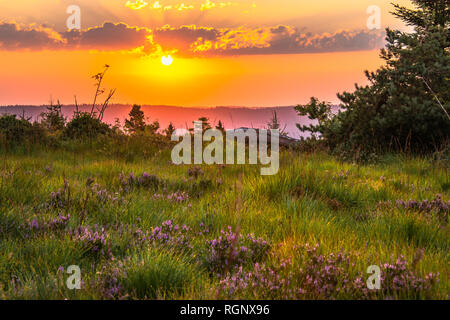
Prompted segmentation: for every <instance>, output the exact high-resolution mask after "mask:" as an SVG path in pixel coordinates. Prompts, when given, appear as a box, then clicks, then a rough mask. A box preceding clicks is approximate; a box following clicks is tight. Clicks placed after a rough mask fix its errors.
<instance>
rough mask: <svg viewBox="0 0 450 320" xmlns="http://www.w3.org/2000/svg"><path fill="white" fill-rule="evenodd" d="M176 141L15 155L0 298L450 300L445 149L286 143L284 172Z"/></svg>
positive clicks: (4, 159)
mask: <svg viewBox="0 0 450 320" xmlns="http://www.w3.org/2000/svg"><path fill="white" fill-rule="evenodd" d="M119 149H120V150H119ZM170 151H171V148H170V147H161V148H159V147H158V148H156V147H152V146H151V145H149V146H146V145H142V146H121V147H118V146H115V145H112V144H107V143H92V144H75V143H71V144H67V145H65V146H63V147H58V148H51V147H39V146H34V147H29V148H16V149H15V150H13V151H8V152H6V151H5V150H2V153H1V154H0V231H1V232H0V298H1V299H217V298H221V299H448V298H449V282H448V277H449V270H448V266H449V236H448V232H449V227H448V212H449V205H450V202H449V200H450V199H449V196H448V190H449V186H450V182H449V179H448V162H446V160H445V159H444V160H442V159H433V158H431V157H415V156H408V155H402V154H397V155H385V156H382V157H381V158H380V159H379V161H377V162H376V163H375V164H357V163H350V162H341V161H339V160H338V159H337V158H335V157H333V156H331V155H328V154H325V153H322V152H309V153H305V152H299V151H295V150H282V152H281V155H280V170H279V173H278V174H277V175H274V176H261V175H260V170H259V169H260V166H258V165H255V166H250V165H214V166H207V165H204V166H185V165H181V166H176V165H173V164H172V163H171V160H170ZM71 265H78V266H79V267H80V269H81V280H82V281H81V289H79V290H70V289H69V288H68V287H67V286H66V280H67V278H68V277H69V276H70V275H69V274H67V268H68V267H69V266H71ZM371 265H377V266H379V267H380V269H381V272H382V273H381V288H380V289H379V290H370V289H368V288H367V285H366V281H367V279H368V277H369V276H370V275H371V274H368V273H367V268H368V267H369V266H371Z"/></svg>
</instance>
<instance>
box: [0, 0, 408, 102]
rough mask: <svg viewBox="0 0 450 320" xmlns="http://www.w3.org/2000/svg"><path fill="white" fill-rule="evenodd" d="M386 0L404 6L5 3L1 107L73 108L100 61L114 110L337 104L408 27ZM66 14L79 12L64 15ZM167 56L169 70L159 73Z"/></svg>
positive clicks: (0, 18) (253, 1) (87, 94)
mask: <svg viewBox="0 0 450 320" xmlns="http://www.w3.org/2000/svg"><path fill="white" fill-rule="evenodd" d="M391 1H395V2H396V3H399V4H402V5H406V6H410V1H407V0H387V1H385V0H341V1H337V0H321V1H306V0H234V1H233V0H230V1H227V0H182V1H180V0H160V1H154V0H78V1H77V0H14V1H11V0H0V105H14V104H36V105H41V104H46V103H48V102H49V100H50V99H53V100H57V99H59V100H60V101H61V102H62V103H66V104H68V103H73V102H74V96H75V95H76V97H77V100H78V102H79V103H90V102H91V101H92V98H93V95H94V92H95V88H94V80H93V79H92V78H91V76H92V75H94V74H96V73H98V72H100V71H102V70H103V66H104V65H105V64H108V65H109V66H110V68H109V69H108V71H107V74H106V75H105V78H104V87H105V89H112V88H115V89H116V94H115V96H114V97H113V99H112V102H113V103H130V104H132V103H138V104H151V105H180V106H187V107H189V106H248V107H257V106H287V105H297V104H299V103H306V102H307V101H308V100H309V98H310V97H311V96H315V97H318V98H319V99H322V100H327V101H330V102H333V103H336V102H338V99H337V97H336V93H338V92H342V91H345V90H347V91H348V90H352V89H353V88H354V84H355V83H359V84H364V83H365V81H366V80H365V77H364V73H363V72H364V70H375V69H376V68H377V67H379V66H380V65H381V64H382V61H381V60H380V59H379V49H380V48H381V47H382V46H383V44H384V29H385V28H386V27H391V28H399V29H404V28H405V26H403V25H402V23H401V22H399V21H398V20H396V19H395V18H394V17H393V16H392V15H391V14H390V11H392V5H391V4H390V2H391ZM73 6H77V8H79V16H78V15H75V16H74V15H73V14H77V12H78V11H72V10H69V11H68V8H70V7H73ZM372 6H377V7H378V8H379V9H380V25H379V27H380V29H373V28H372V29H369V28H368V24H367V22H368V20H369V21H372V22H373V21H376V20H373V14H374V13H375V11H370V10H369V12H368V8H369V7H372ZM74 17H79V20H77V19H74ZM68 20H69V22H70V23H71V24H69V25H68V24H67V22H68ZM77 21H79V22H80V25H79V26H78V25H77V24H76V22H77ZM68 27H70V28H71V29H70V30H69V28H68ZM78 27H80V28H79V29H78ZM169 55H170V56H171V57H172V59H173V62H172V64H170V65H164V64H163V63H162V61H166V60H164V59H163V60H162V57H168V56H169ZM166 59H167V58H166Z"/></svg>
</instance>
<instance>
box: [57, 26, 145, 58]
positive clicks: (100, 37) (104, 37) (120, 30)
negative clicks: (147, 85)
mask: <svg viewBox="0 0 450 320" xmlns="http://www.w3.org/2000/svg"><path fill="white" fill-rule="evenodd" d="M151 34H152V32H151V30H150V29H147V28H139V27H129V26H128V25H126V24H125V23H117V24H114V23H111V22H105V23H104V24H103V26H100V27H94V28H89V29H87V30H71V31H67V32H65V33H63V34H62V36H63V38H64V39H66V40H67V43H66V47H69V48H74V49H96V50H110V51H113V50H129V49H134V48H137V47H140V46H142V45H144V44H145V43H146V42H148V41H150V40H151Z"/></svg>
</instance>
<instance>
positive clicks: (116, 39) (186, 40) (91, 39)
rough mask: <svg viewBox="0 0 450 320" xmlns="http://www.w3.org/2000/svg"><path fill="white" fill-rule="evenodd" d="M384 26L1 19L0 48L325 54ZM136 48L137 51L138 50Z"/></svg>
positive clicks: (373, 39)
mask: <svg viewBox="0 0 450 320" xmlns="http://www.w3.org/2000/svg"><path fill="white" fill-rule="evenodd" d="M383 44H384V33H383V32H381V31H368V30H359V31H349V30H341V31H337V32H335V33H323V34H311V33H304V32H301V31H299V30H298V29H297V28H294V27H290V26H283V25H280V26H275V27H263V28H249V27H238V28H213V27H199V26H195V25H190V26H181V27H171V26H164V27H162V28H156V29H154V30H150V29H148V28H141V27H131V26H128V25H126V24H125V23H111V22H106V23H104V24H103V25H102V26H97V27H93V28H89V29H86V30H71V31H66V32H62V33H58V32H56V31H54V30H52V29H50V28H48V27H43V26H36V25H30V26H23V25H19V24H17V23H1V22H0V50H8V51H14V50H46V49H47V50H59V49H65V50H103V51H115V50H128V51H134V52H136V50H137V49H139V50H140V51H141V53H142V54H155V52H157V53H161V52H171V53H177V54H179V55H181V56H230V55H253V54H291V53H292V54H293V53H321V52H337V51H358V50H370V49H376V48H380V47H382V46H383ZM139 50H138V51H139Z"/></svg>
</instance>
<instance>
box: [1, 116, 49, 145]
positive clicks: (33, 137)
mask: <svg viewBox="0 0 450 320" xmlns="http://www.w3.org/2000/svg"><path fill="white" fill-rule="evenodd" d="M45 136H46V132H45V129H44V128H43V127H42V126H41V125H40V124H39V123H36V122H35V123H33V124H32V123H30V122H29V121H27V120H26V119H17V118H16V115H3V116H0V143H1V145H2V146H5V147H11V146H15V145H19V144H22V143H24V142H29V143H36V142H40V141H42V140H44V138H45Z"/></svg>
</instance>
